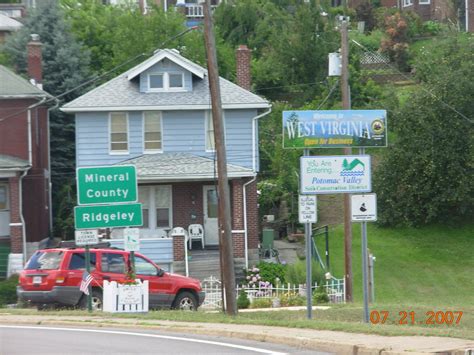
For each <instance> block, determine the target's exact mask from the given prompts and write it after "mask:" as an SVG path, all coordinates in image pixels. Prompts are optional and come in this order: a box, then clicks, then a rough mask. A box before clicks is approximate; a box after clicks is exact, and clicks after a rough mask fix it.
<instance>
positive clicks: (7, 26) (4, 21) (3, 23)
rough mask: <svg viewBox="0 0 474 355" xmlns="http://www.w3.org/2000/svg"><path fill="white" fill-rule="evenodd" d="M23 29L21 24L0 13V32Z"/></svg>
mask: <svg viewBox="0 0 474 355" xmlns="http://www.w3.org/2000/svg"><path fill="white" fill-rule="evenodd" d="M21 27H23V24H22V23H21V22H19V21H17V20H14V19H12V18H10V17H8V16H6V15H4V14H2V13H0V31H16V30H19V29H20V28H21Z"/></svg>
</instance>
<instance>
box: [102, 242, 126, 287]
mask: <svg viewBox="0 0 474 355" xmlns="http://www.w3.org/2000/svg"><path fill="white" fill-rule="evenodd" d="M126 272H127V260H126V258H125V253H123V252H120V251H116V252H115V251H113V250H110V251H109V250H107V251H102V252H101V254H100V273H98V276H99V278H100V279H101V281H102V282H101V284H103V281H104V280H107V281H117V282H124V281H125V275H126Z"/></svg>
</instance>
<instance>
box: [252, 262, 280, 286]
mask: <svg viewBox="0 0 474 355" xmlns="http://www.w3.org/2000/svg"><path fill="white" fill-rule="evenodd" d="M257 268H258V269H260V277H261V278H262V281H268V282H270V283H271V284H272V285H276V284H277V279H278V280H279V282H280V283H282V284H284V283H285V282H286V281H285V274H286V269H287V265H283V264H276V263H266V262H264V261H261V262H259V263H258V264H257Z"/></svg>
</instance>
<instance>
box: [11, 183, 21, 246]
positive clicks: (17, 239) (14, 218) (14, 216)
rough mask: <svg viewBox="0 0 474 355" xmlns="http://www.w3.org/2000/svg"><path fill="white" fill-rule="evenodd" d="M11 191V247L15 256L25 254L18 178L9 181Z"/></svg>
mask: <svg viewBox="0 0 474 355" xmlns="http://www.w3.org/2000/svg"><path fill="white" fill-rule="evenodd" d="M8 189H9V191H10V196H9V197H10V247H11V252H12V253H14V254H22V253H23V238H22V237H23V229H22V226H23V225H22V223H21V218H20V204H21V201H20V179H19V177H18V176H15V177H11V178H9V179H8Z"/></svg>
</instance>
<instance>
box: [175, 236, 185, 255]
mask: <svg viewBox="0 0 474 355" xmlns="http://www.w3.org/2000/svg"><path fill="white" fill-rule="evenodd" d="M184 248H185V245H184V235H175V236H173V261H184Z"/></svg>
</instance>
